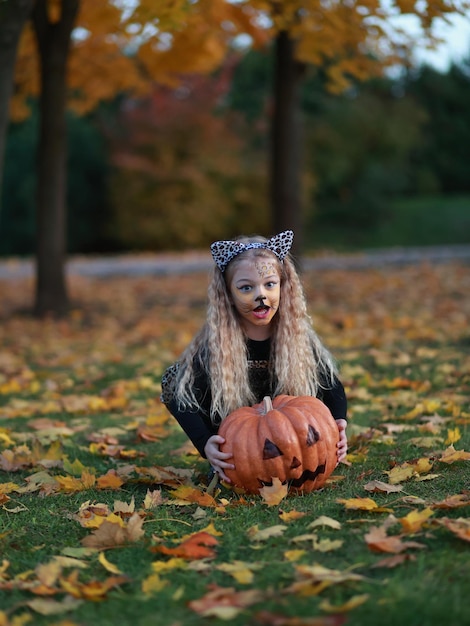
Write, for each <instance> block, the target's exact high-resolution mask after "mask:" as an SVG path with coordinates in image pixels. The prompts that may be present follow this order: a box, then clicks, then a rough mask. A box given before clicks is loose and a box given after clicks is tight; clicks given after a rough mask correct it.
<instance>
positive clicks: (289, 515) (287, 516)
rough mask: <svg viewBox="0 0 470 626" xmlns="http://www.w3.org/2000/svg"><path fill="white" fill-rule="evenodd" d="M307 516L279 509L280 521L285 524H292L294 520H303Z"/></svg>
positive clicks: (300, 512)
mask: <svg viewBox="0 0 470 626" xmlns="http://www.w3.org/2000/svg"><path fill="white" fill-rule="evenodd" d="M306 515H307V514H306V513H303V512H302V511H283V510H281V509H279V519H280V520H282V521H283V522H287V523H288V522H292V521H294V520H298V519H301V518H302V517H305V516H306Z"/></svg>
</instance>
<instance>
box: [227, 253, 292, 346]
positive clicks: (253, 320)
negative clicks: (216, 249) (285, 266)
mask: <svg viewBox="0 0 470 626" xmlns="http://www.w3.org/2000/svg"><path fill="white" fill-rule="evenodd" d="M228 278H229V281H228V288H229V291H230V296H231V300H232V302H233V305H234V307H235V309H236V311H237V313H238V316H239V318H240V323H241V325H242V326H243V328H244V330H245V332H246V334H247V335H248V337H249V338H250V339H255V340H258V341H262V340H263V339H267V338H268V337H269V336H270V334H271V329H270V327H269V326H270V324H271V321H272V319H273V317H274V316H275V314H276V312H277V310H278V308H279V300H280V295H281V278H280V276H279V272H278V270H277V268H276V266H275V264H274V263H272V262H270V261H268V262H267V263H266V262H261V263H260V262H259V261H252V260H250V259H244V260H242V261H240V263H238V264H237V265H236V267H235V268H234V270H233V273H231V275H229V277H228Z"/></svg>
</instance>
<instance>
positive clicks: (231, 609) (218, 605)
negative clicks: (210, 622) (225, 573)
mask: <svg viewBox="0 0 470 626" xmlns="http://www.w3.org/2000/svg"><path fill="white" fill-rule="evenodd" d="M262 599H263V595H262V593H261V591H259V590H258V589H249V590H247V591H236V590H235V589H234V588H232V587H228V588H225V587H219V586H218V585H211V586H210V591H208V592H207V593H206V594H205V595H204V596H203V597H202V598H199V600H191V601H190V602H189V603H188V606H189V608H190V609H191V610H193V611H195V612H196V613H198V614H199V615H201V616H202V617H216V618H218V619H224V620H228V619H233V618H234V617H236V616H237V615H239V614H240V612H242V611H243V609H245V608H246V607H248V606H251V605H252V604H256V603H257V602H261V600H262Z"/></svg>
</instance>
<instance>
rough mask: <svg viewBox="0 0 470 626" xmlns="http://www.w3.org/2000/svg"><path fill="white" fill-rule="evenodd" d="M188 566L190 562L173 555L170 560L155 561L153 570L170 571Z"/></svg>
mask: <svg viewBox="0 0 470 626" xmlns="http://www.w3.org/2000/svg"><path fill="white" fill-rule="evenodd" d="M187 567H188V562H187V561H185V560H184V559H181V558H177V557H173V558H171V559H170V560H169V561H155V563H152V570H153V571H154V572H155V573H156V574H160V573H162V572H170V571H172V570H174V569H186V568H187Z"/></svg>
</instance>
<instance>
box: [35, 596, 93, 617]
mask: <svg viewBox="0 0 470 626" xmlns="http://www.w3.org/2000/svg"><path fill="white" fill-rule="evenodd" d="M80 604H82V601H81V600H79V599H76V598H71V597H70V596H66V597H65V598H64V599H63V600H62V601H61V602H58V601H57V600H52V599H49V598H35V599H34V600H29V601H28V602H26V606H28V607H29V608H30V609H32V610H33V611H35V612H36V613H39V614H40V615H60V614H61V613H66V612H67V611H74V610H75V609H77V608H78V607H79V606H80Z"/></svg>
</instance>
